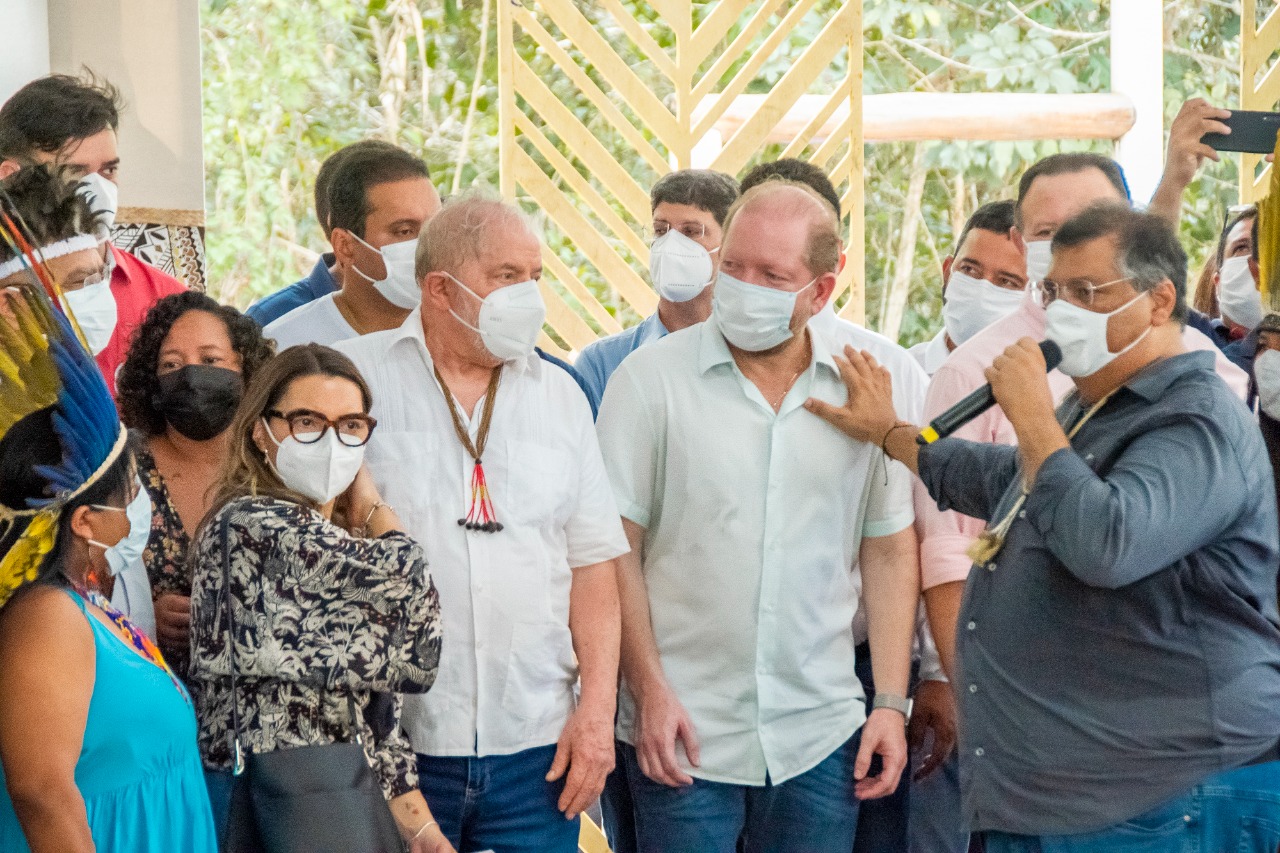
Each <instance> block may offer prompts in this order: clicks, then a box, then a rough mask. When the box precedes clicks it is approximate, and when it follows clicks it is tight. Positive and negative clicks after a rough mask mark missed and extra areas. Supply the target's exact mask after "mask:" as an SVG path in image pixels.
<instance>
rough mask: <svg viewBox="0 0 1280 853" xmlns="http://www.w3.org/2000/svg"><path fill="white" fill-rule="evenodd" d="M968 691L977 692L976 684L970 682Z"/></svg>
mask: <svg viewBox="0 0 1280 853" xmlns="http://www.w3.org/2000/svg"><path fill="white" fill-rule="evenodd" d="M969 692H970V693H977V692H978V685H976V684H970V685H969Z"/></svg>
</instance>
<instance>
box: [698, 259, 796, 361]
mask: <svg viewBox="0 0 1280 853" xmlns="http://www.w3.org/2000/svg"><path fill="white" fill-rule="evenodd" d="M814 281H817V279H816V278H815V279H814V280H813V281H811V282H809V283H808V284H806V285H805V286H804V287H802V288H800V289H799V290H796V291H788V290H776V289H774V288H772V287H761V286H760V285H758V284H751V283H750V282H746V281H742V280H740V279H736V278H734V277H733V276H731V275H729V274H728V273H724V272H722V273H720V276H719V278H717V279H716V290H715V302H714V305H713V307H712V309H711V316H712V318H713V319H714V320H715V322H716V325H717V326H719V328H720V334H722V335H724V337H725V340H727V341H728V342H729V343H731V344H733V345H734V346H735V347H737V348H738V349H741V350H746V351H747V352H764V351H765V350H769V349H773V348H774V347H776V346H780V345H782V344H784V343H786V342H787V341H789V340H791V338H792V337H794V336H795V333H794V332H792V331H791V317H792V316H793V315H794V314H795V310H796V297H797V296H799V295H800V294H801V293H804V292H805V291H806V290H808V289H809V288H810V287H813V282H814Z"/></svg>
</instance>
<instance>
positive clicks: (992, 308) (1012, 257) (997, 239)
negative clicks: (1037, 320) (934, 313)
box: [908, 201, 1027, 376]
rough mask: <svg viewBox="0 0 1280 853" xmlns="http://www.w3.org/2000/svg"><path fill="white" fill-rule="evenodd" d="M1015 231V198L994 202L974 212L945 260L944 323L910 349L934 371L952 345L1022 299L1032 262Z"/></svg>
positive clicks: (984, 326) (944, 359) (951, 348)
mask: <svg viewBox="0 0 1280 853" xmlns="http://www.w3.org/2000/svg"><path fill="white" fill-rule="evenodd" d="M1012 232H1013V202H1011V201H993V202H988V203H987V204H984V205H983V206H982V207H980V208H978V209H977V210H975V211H974V212H973V215H972V216H970V217H969V221H968V222H966V223H965V224H964V228H963V229H962V230H961V231H960V237H959V238H958V239H957V240H956V244H955V250H954V251H952V253H951V254H950V255H948V256H947V257H946V258H944V259H943V261H942V321H943V327H942V329H941V330H940V331H939V332H938V334H936V335H934V337H933V338H932V339H931V340H929V341H925V342H923V343H919V344H916V345H915V346H914V347H912V348H911V349H909V350H908V352H910V353H911V355H912V356H913V357H914V358H915V359H916V361H918V362H920V366H921V367H923V368H924V372H925V373H927V374H929V375H930V376H933V374H935V373H937V372H938V368H940V367H942V363H943V362H944V361H946V359H947V356H948V355H950V354H951V352H952V350H954V349H955V348H956V347H957V346H959V345H960V344H962V343H964V342H965V341H967V340H969V338H971V337H973V336H974V335H976V334H977V333H978V332H980V331H982V330H983V329H985V328H986V327H987V326H989V325H991V324H992V323H994V322H995V321H996V320H998V319H1000V318H1001V317H1003V316H1004V315H1006V314H1009V313H1012V312H1013V311H1016V310H1017V309H1018V305H1019V304H1020V303H1021V302H1022V292H1023V291H1024V290H1026V288H1027V262H1026V258H1024V257H1023V255H1022V251H1021V250H1020V249H1019V248H1018V245H1017V244H1016V243H1014V242H1013V236H1012Z"/></svg>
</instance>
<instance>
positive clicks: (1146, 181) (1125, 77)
mask: <svg viewBox="0 0 1280 853" xmlns="http://www.w3.org/2000/svg"><path fill="white" fill-rule="evenodd" d="M1111 91H1113V92H1115V93H1117V94H1121V95H1126V96H1128V98H1129V100H1130V101H1132V102H1133V105H1134V109H1135V110H1136V111H1137V120H1136V121H1135V122H1134V125H1133V127H1132V128H1131V129H1130V130H1129V132H1128V133H1126V134H1125V135H1124V136H1123V137H1121V138H1120V143H1119V145H1118V146H1117V154H1116V159H1117V160H1118V161H1119V162H1120V165H1121V167H1122V168H1123V169H1124V173H1125V177H1126V178H1127V179H1128V181H1129V189H1130V191H1131V192H1132V193H1133V200H1134V201H1135V202H1136V203H1138V204H1146V203H1147V202H1148V201H1150V200H1151V195H1152V193H1154V192H1155V189H1156V185H1157V184H1158V183H1160V173H1161V172H1162V171H1163V170H1164V16H1163V8H1162V4H1161V0H1112V3H1111Z"/></svg>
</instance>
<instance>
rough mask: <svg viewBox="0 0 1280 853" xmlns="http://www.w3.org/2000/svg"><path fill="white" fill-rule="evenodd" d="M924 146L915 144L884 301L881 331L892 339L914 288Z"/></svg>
mask: <svg viewBox="0 0 1280 853" xmlns="http://www.w3.org/2000/svg"><path fill="white" fill-rule="evenodd" d="M924 153H925V152H924V146H923V145H916V146H915V156H913V157H912V158H911V180H910V183H909V184H908V185H907V198H906V201H905V203H904V205H903V210H902V231H901V233H900V234H899V236H898V260H897V262H896V263H895V264H894V265H893V283H892V284H890V285H889V293H888V294H887V295H886V297H885V301H884V306H885V307H884V315H883V319H882V321H881V323H880V334H882V335H885V336H886V337H888V338H890V339H891V340H895V341H896V340H897V339H898V330H899V329H900V328H901V327H902V312H903V310H904V309H905V308H906V307H907V295H908V293H909V292H910V290H911V271H912V269H913V268H914V266H915V263H914V262H915V257H916V235H917V233H919V228H920V207H921V203H922V202H923V201H924V179H925V177H926V176H927V175H928V173H929V172H928V169H926V168H925V160H924Z"/></svg>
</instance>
